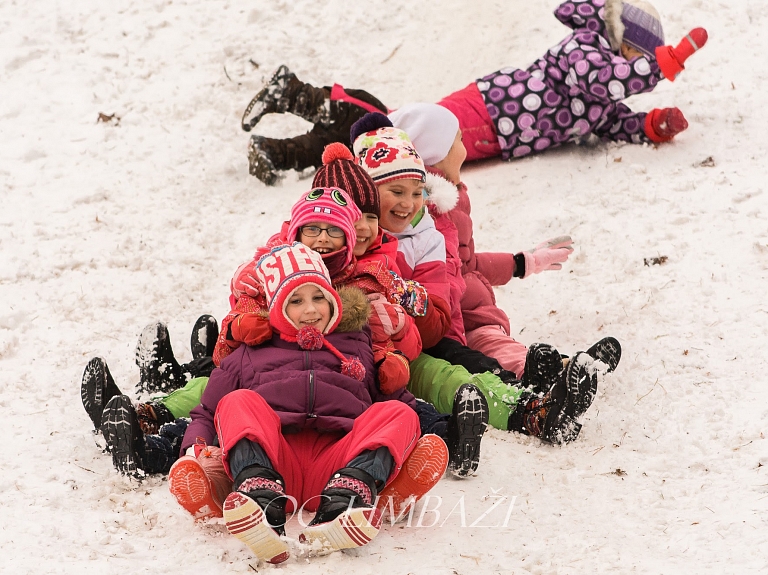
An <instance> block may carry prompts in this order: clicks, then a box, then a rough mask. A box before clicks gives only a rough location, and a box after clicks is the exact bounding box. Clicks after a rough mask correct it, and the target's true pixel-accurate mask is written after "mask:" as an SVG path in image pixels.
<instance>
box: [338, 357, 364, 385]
mask: <svg viewBox="0 0 768 575" xmlns="http://www.w3.org/2000/svg"><path fill="white" fill-rule="evenodd" d="M341 373H343V374H344V375H346V376H347V377H351V378H354V379H356V380H357V381H363V378H364V377H365V366H363V363H362V362H361V361H360V360H359V359H358V358H356V357H353V358H352V359H345V360H343V361H342V362H341Z"/></svg>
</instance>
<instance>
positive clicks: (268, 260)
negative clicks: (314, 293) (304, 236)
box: [255, 242, 341, 338]
mask: <svg viewBox="0 0 768 575" xmlns="http://www.w3.org/2000/svg"><path fill="white" fill-rule="evenodd" d="M255 271H256V276H257V277H258V279H259V281H260V282H261V284H262V285H263V286H264V293H265V295H266V297H267V304H268V306H269V307H268V309H269V323H270V324H271V325H272V327H273V328H275V329H276V330H277V331H279V332H280V333H281V334H283V335H285V336H289V337H291V338H292V337H293V336H295V335H296V333H297V332H298V328H297V327H296V326H295V325H293V323H292V322H291V320H289V319H288V317H287V315H286V313H285V308H286V306H287V305H288V300H289V299H290V297H291V296H292V295H293V292H295V291H296V290H297V289H299V288H300V287H301V286H303V285H304V284H313V285H316V286H317V287H318V288H319V289H320V291H321V292H323V295H324V296H325V298H326V299H327V300H328V301H329V302H331V308H332V309H331V321H330V322H328V326H327V327H326V328H325V329H324V330H323V333H324V334H326V333H331V332H332V331H333V330H334V329H336V326H338V325H339V321H341V299H340V298H339V294H338V293H336V290H334V289H333V286H332V285H331V278H330V275H329V274H328V269H327V268H326V267H325V264H324V263H323V258H322V256H321V255H320V254H319V253H317V252H316V251H314V250H311V249H310V248H308V247H307V246H305V245H304V244H302V243H299V242H296V243H295V244H293V245H290V246H277V247H276V248H273V249H272V250H271V251H270V252H269V253H268V254H265V255H263V256H262V257H261V258H260V259H259V261H258V263H257V264H256V269H255Z"/></svg>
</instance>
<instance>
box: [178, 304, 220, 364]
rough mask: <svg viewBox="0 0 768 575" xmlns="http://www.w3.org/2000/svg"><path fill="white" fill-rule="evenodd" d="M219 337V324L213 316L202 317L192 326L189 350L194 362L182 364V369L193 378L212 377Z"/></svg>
mask: <svg viewBox="0 0 768 575" xmlns="http://www.w3.org/2000/svg"><path fill="white" fill-rule="evenodd" d="M218 337H219V323H218V322H217V321H216V318H215V317H213V316H212V315H207V314H206V315H201V316H200V317H199V318H197V321H196V322H195V325H194V326H192V335H191V336H190V338H189V348H190V349H191V350H192V361H190V362H189V363H185V364H182V366H181V369H182V371H184V372H185V373H188V374H189V375H190V377H191V378H196V377H210V375H211V372H212V371H213V369H214V368H215V367H216V366H215V365H214V363H213V351H214V349H216V340H217V339H218Z"/></svg>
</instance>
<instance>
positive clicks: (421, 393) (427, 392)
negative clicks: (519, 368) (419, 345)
mask: <svg viewBox="0 0 768 575" xmlns="http://www.w3.org/2000/svg"><path fill="white" fill-rule="evenodd" d="M464 383H472V384H474V385H476V386H477V388H478V389H479V390H480V391H482V392H483V395H485V398H486V399H487V400H488V408H489V411H490V416H489V421H488V422H489V423H490V424H491V425H492V426H493V427H495V428H497V429H503V430H505V431H506V430H507V422H508V420H509V414H510V413H512V412H513V411H514V410H515V407H516V406H517V403H518V401H519V400H520V395H521V394H522V393H523V390H522V389H521V388H519V387H515V386H512V385H509V384H507V383H504V382H503V381H501V380H500V379H499V378H498V377H497V376H495V375H493V374H492V373H489V372H485V373H476V374H471V373H469V372H468V371H467V370H466V369H464V368H463V367H461V366H460V365H452V364H450V363H448V362H447V361H444V360H442V359H437V358H436V357H432V356H431V355H427V354H426V353H422V354H421V355H420V356H419V357H417V358H416V359H415V360H414V361H412V362H411V380H410V382H409V383H408V389H409V390H410V392H411V393H413V395H415V396H416V397H418V398H419V399H423V400H424V401H428V402H429V403H431V404H432V405H434V406H435V408H437V410H438V411H439V412H441V413H451V412H452V411H453V398H454V396H455V395H456V391H457V390H458V389H459V387H460V386H461V385H462V384H464Z"/></svg>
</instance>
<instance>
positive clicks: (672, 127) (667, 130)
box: [645, 108, 688, 143]
mask: <svg viewBox="0 0 768 575" xmlns="http://www.w3.org/2000/svg"><path fill="white" fill-rule="evenodd" d="M687 128H688V122H687V121H686V119H685V116H683V113H682V112H681V111H680V109H679V108H664V109H660V108H654V109H653V110H651V111H650V112H648V115H646V116H645V134H646V135H647V136H648V137H649V138H650V139H651V141H652V142H657V143H660V142H669V141H670V140H671V139H672V138H674V137H675V136H676V135H677V134H679V133H680V132H682V131H683V130H685V129H687Z"/></svg>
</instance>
